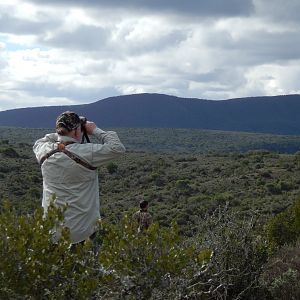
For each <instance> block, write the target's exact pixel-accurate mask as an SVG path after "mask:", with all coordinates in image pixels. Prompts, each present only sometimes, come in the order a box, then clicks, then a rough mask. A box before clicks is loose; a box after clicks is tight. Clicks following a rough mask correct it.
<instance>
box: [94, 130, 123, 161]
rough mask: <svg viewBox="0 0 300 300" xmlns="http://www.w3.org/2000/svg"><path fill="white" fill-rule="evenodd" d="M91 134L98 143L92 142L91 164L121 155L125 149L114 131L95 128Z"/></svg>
mask: <svg viewBox="0 0 300 300" xmlns="http://www.w3.org/2000/svg"><path fill="white" fill-rule="evenodd" d="M92 135H93V136H94V137H95V138H96V139H97V140H98V141H99V142H100V144H92V164H93V165H96V166H97V165H101V164H102V163H103V162H105V161H108V160H110V159H112V158H115V157H118V156H120V155H122V154H123V153H124V152H125V151H126V149H125V147H124V145H123V144H122V142H121V141H120V139H119V137H118V135H117V133H116V132H114V131H104V130H102V129H100V128H95V129H94V130H93V133H92Z"/></svg>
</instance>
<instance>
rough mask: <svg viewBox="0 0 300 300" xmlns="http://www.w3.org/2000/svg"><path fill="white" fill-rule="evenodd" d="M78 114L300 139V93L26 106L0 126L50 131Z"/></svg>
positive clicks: (126, 123) (114, 122) (106, 121)
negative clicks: (62, 116)
mask: <svg viewBox="0 0 300 300" xmlns="http://www.w3.org/2000/svg"><path fill="white" fill-rule="evenodd" d="M66 110H73V111H76V112H77V113H78V114H80V115H84V116H86V117H87V118H88V119H90V120H93V121H95V122H96V123H97V124H98V125H99V126H100V127H127V128H130V127H131V128H198V129H213V130H226V131H246V132H261V133H273V134H293V135H297V134H299V135H300V119H299V115H300V95H286V96H274V97H253V98H241V99H231V100H222V101H212V100H202V99H186V98H179V97H174V96H168V95H162V94H136V95H127V96H118V97H111V98H107V99H103V100H100V101H97V102H95V103H91V104H85V105H73V106H52V107H35V108H22V109H14V110H8V111H3V112H0V126H16V127H26V128H50V127H53V126H54V123H55V118H56V116H57V115H58V114H59V113H61V112H62V111H66Z"/></svg>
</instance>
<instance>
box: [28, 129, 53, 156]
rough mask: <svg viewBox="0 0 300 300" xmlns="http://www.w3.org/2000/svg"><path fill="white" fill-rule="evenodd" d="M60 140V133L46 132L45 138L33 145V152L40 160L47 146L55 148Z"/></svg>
mask: <svg viewBox="0 0 300 300" xmlns="http://www.w3.org/2000/svg"><path fill="white" fill-rule="evenodd" d="M57 140H58V134H57V133H49V134H46V135H45V136H44V137H43V138H41V139H38V140H37V141H36V142H35V144H34V146H33V152H34V154H35V156H36V158H37V160H38V161H40V160H41V158H42V157H43V156H44V155H45V148H46V147H47V149H49V145H50V147H52V148H53V149H54V146H55V143H56V142H57Z"/></svg>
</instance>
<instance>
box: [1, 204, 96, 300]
mask: <svg viewBox="0 0 300 300" xmlns="http://www.w3.org/2000/svg"><path fill="white" fill-rule="evenodd" d="M62 220H63V214H62V212H60V211H59V210H58V209H55V208H54V207H51V208H50V209H49V212H48V217H47V218H43V213H42V210H41V209H37V210H36V211H35V213H34V214H33V215H32V216H26V215H24V216H17V215H16V213H15V212H14V210H13V209H12V207H11V206H10V205H9V203H5V205H4V206H3V209H2V211H1V214H0V270H1V272H0V298H1V299H75V298H76V299H85V298H86V297H89V296H90V295H91V293H92V291H93V289H94V288H95V286H96V284H98V277H99V276H100V275H99V273H98V272H96V270H95V267H96V266H97V264H95V259H94V257H93V255H92V254H90V253H89V252H88V251H85V252H84V253H83V252H80V251H78V252H77V253H75V252H74V253H71V252H70V250H69V245H70V242H69V239H68V232H67V231H63V237H62V239H61V241H60V242H59V243H57V244H55V243H54V242H53V241H52V236H51V231H52V229H53V228H54V226H56V225H57V224H59V223H60V222H61V221H62Z"/></svg>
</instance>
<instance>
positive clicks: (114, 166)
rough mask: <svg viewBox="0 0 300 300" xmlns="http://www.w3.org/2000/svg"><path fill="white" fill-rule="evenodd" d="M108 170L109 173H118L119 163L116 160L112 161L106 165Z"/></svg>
mask: <svg viewBox="0 0 300 300" xmlns="http://www.w3.org/2000/svg"><path fill="white" fill-rule="evenodd" d="M106 168H107V171H108V173H109V174H113V173H116V172H117V170H118V165H117V164H116V163H114V162H110V163H108V164H107V165H106Z"/></svg>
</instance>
